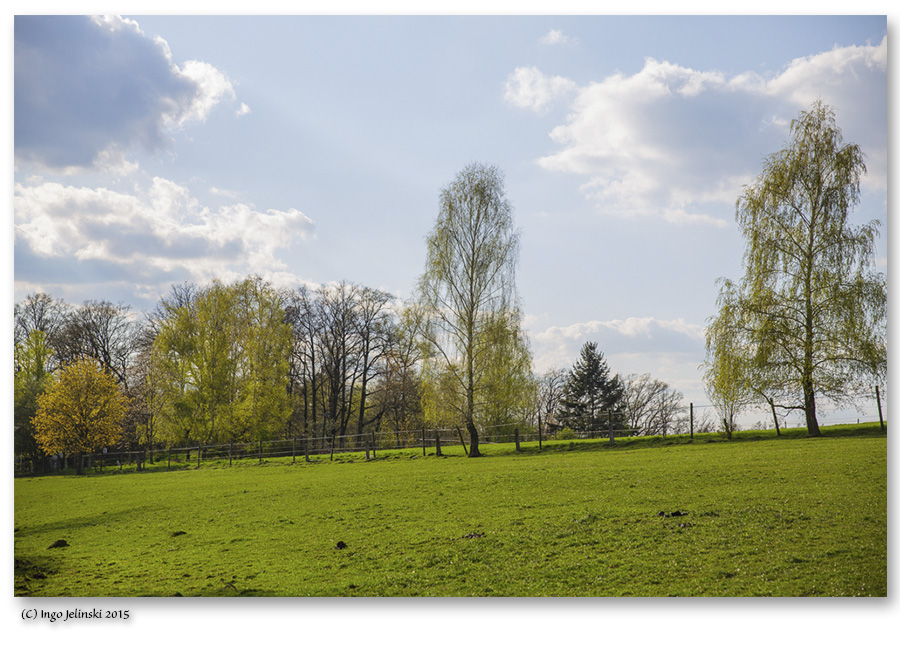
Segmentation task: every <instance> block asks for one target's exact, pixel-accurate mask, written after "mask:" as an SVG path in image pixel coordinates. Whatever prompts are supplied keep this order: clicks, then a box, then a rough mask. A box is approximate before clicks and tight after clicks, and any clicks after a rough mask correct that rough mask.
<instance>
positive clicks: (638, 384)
mask: <svg viewBox="0 0 900 650" xmlns="http://www.w3.org/2000/svg"><path fill="white" fill-rule="evenodd" d="M682 398H683V395H682V394H681V393H680V392H678V391H677V390H675V389H673V388H671V387H670V386H669V384H667V383H666V382H664V381H662V380H661V379H654V378H653V377H651V376H650V374H649V373H646V374H643V375H628V376H627V377H626V378H625V384H624V392H623V395H622V411H623V413H624V415H625V421H626V423H627V425H628V428H629V429H630V430H631V431H632V432H633V434H634V435H642V436H659V435H665V434H666V433H667V432H669V431H672V430H673V429H674V428H675V426H676V421H677V420H676V418H677V416H678V415H679V414H680V413H681V412H682V411H683V410H684V407H682V406H681V400H682Z"/></svg>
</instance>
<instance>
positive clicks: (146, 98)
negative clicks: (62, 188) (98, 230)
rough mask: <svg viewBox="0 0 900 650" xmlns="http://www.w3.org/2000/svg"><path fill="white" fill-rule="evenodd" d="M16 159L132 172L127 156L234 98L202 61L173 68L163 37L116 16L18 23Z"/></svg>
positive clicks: (160, 143)
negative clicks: (152, 36) (154, 36)
mask: <svg viewBox="0 0 900 650" xmlns="http://www.w3.org/2000/svg"><path fill="white" fill-rule="evenodd" d="M14 50H15V73H14V77H15V99H14V103H15V115H16V119H15V157H16V162H17V163H18V164H33V165H39V166H43V167H46V168H49V169H52V170H55V171H63V172H67V171H82V170H86V169H94V170H96V169H101V170H109V169H110V168H111V167H115V168H116V169H118V170H119V171H120V172H122V171H125V172H127V171H130V169H129V165H131V166H132V168H133V163H128V161H127V153H128V152H129V151H131V150H133V149H134V148H136V147H143V148H145V149H148V150H154V149H158V148H161V147H164V146H166V145H167V143H168V141H169V137H170V136H169V132H170V131H171V130H172V129H174V128H180V127H183V126H184V125H185V124H187V123H189V122H191V121H202V120H205V119H206V117H207V116H208V115H209V112H210V111H211V110H212V108H213V107H214V106H215V105H216V104H218V103H220V102H221V101H223V100H225V99H233V98H234V96H235V93H234V88H233V86H232V84H231V82H230V81H229V79H228V77H227V76H226V75H225V74H223V73H222V72H220V71H219V70H217V69H216V68H214V67H213V66H212V65H210V64H208V63H204V62H201V61H187V62H186V63H184V64H183V65H182V66H180V67H179V66H178V65H176V64H175V62H174V61H173V57H172V54H171V52H170V51H169V48H168V46H167V45H166V43H165V41H164V40H162V39H161V38H159V37H157V38H149V37H147V36H146V35H145V34H144V33H143V32H141V30H140V28H139V26H138V24H137V23H136V22H134V21H132V20H126V19H122V18H120V17H118V16H110V17H94V18H91V17H85V16H16V19H15V46H14Z"/></svg>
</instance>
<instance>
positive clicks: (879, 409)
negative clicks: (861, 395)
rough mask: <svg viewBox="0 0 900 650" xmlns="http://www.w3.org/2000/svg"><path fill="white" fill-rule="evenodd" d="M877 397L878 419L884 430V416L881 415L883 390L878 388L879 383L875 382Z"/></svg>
mask: <svg viewBox="0 0 900 650" xmlns="http://www.w3.org/2000/svg"><path fill="white" fill-rule="evenodd" d="M875 399H876V401H877V402H878V421H879V422H880V423H881V430H882V431H884V417H883V416H882V415H881V391H879V390H878V384H875Z"/></svg>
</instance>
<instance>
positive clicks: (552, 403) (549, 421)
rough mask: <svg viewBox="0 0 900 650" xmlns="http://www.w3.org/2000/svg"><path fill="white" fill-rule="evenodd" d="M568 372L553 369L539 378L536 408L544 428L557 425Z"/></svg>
mask: <svg viewBox="0 0 900 650" xmlns="http://www.w3.org/2000/svg"><path fill="white" fill-rule="evenodd" d="M566 377H568V372H567V371H566V370H564V369H561V368H551V369H550V370H547V371H546V372H545V373H544V374H542V375H541V376H540V377H539V378H538V391H537V399H536V406H537V412H538V417H539V418H540V424H541V426H542V427H550V426H551V425H554V424H557V422H556V421H555V418H556V416H557V413H558V411H559V403H560V400H561V399H562V398H563V391H564V390H565V386H566Z"/></svg>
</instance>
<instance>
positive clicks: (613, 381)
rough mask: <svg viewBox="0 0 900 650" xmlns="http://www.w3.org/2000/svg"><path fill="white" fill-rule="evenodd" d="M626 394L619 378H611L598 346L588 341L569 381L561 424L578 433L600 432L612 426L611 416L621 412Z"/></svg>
mask: <svg viewBox="0 0 900 650" xmlns="http://www.w3.org/2000/svg"><path fill="white" fill-rule="evenodd" d="M623 390H624V389H623V386H622V382H621V381H620V380H619V376H618V375H615V376H613V377H610V375H609V366H607V364H606V360H605V359H604V358H603V353H602V352H600V351H599V350H597V344H596V343H594V342H592V341H588V342H587V343H585V344H584V345H583V346H582V347H581V356H580V358H579V359H578V361H576V362H575V365H574V366H572V370H570V371H569V375H568V377H567V378H566V384H565V387H564V388H563V396H562V398H561V399H560V421H561V422H562V424H563V425H564V426H567V427H570V428H571V429H574V430H575V431H597V430H599V429H600V427H601V426H603V425H604V424H607V423H608V422H609V420H608V417H609V416H608V412H610V411H616V410H618V407H619V402H620V400H621V399H622V392H623Z"/></svg>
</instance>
